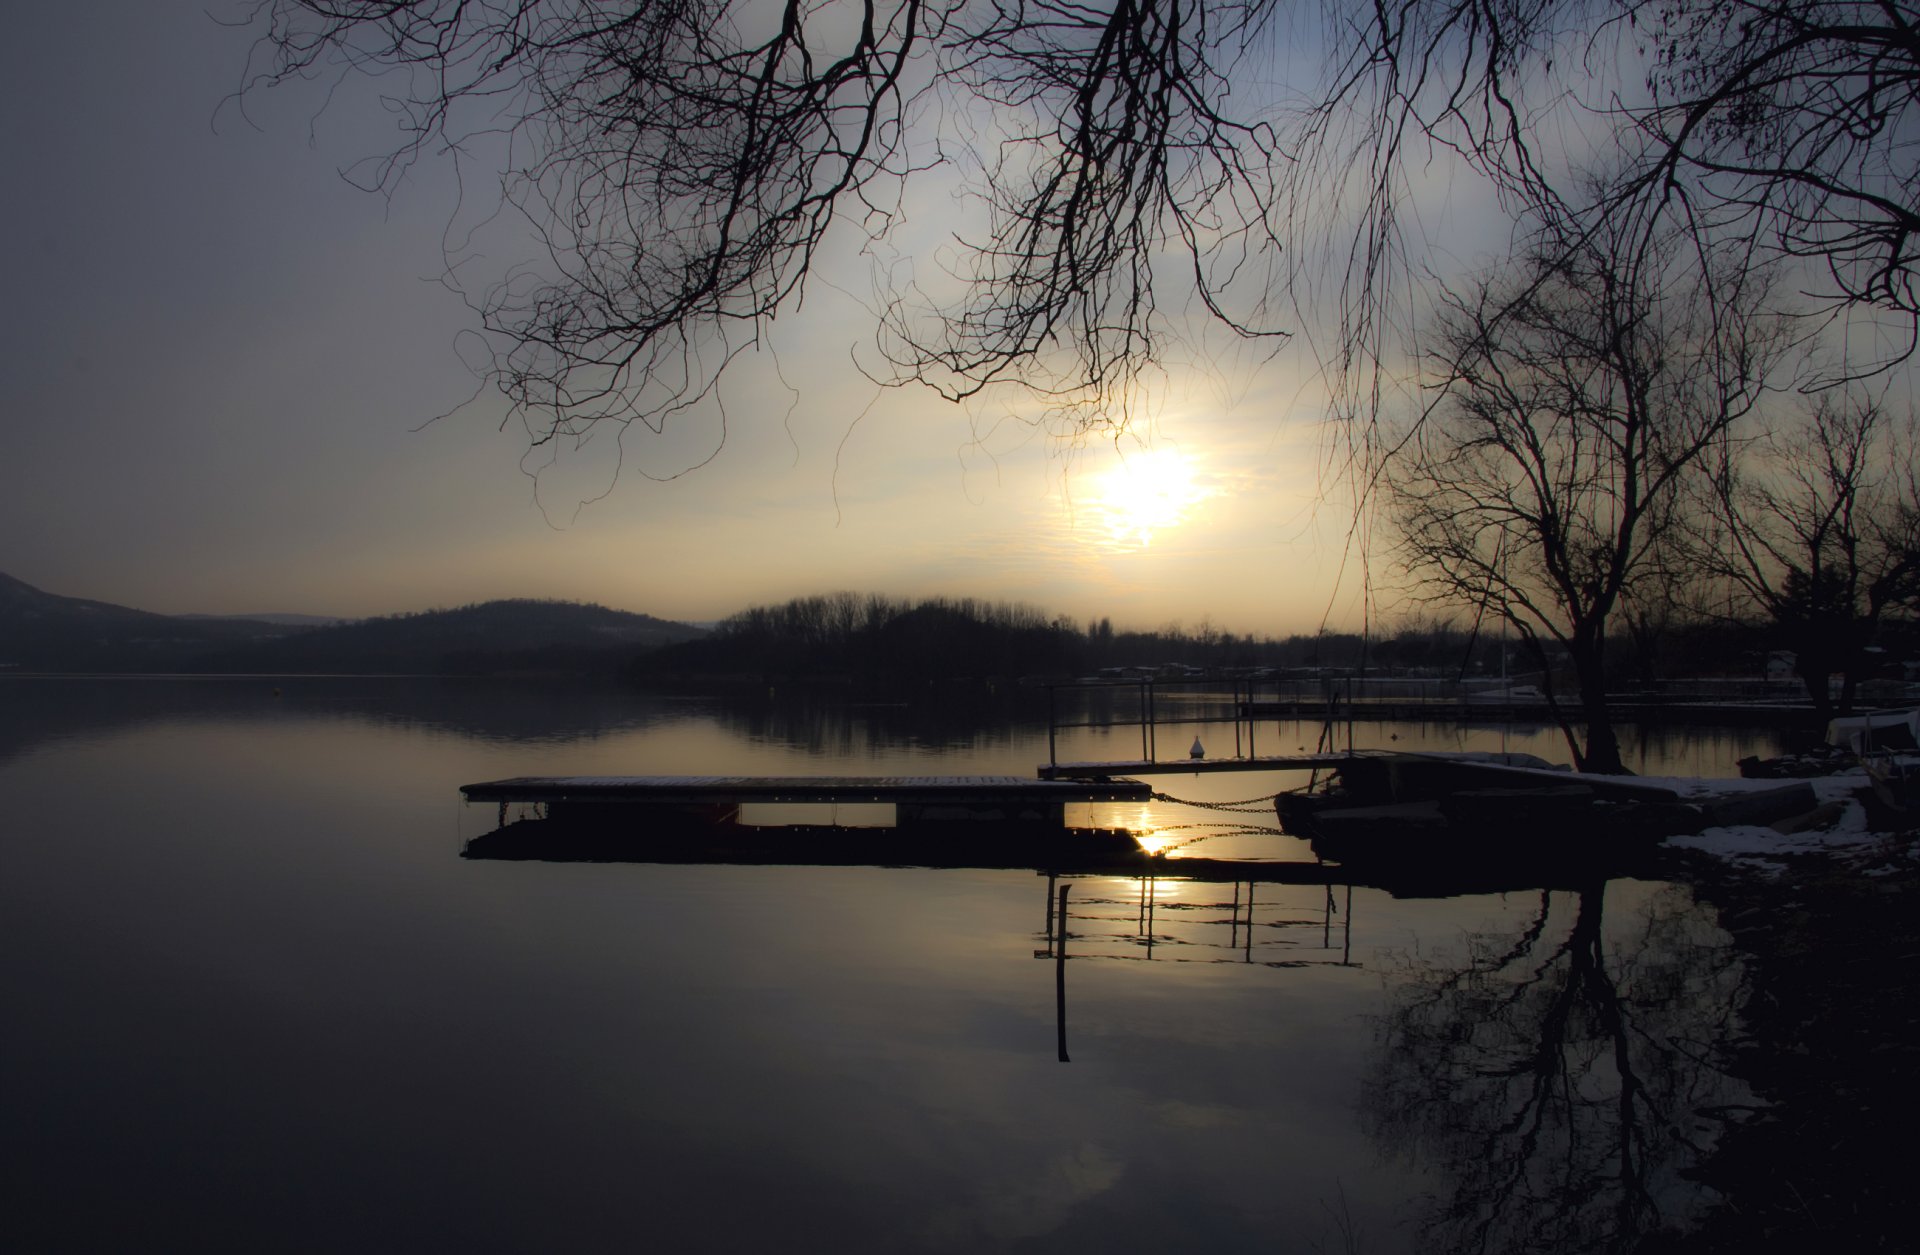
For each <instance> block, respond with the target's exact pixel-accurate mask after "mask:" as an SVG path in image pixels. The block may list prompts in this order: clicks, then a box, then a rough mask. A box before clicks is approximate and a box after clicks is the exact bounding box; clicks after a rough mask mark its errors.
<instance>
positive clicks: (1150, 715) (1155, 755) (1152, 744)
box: [1147, 680, 1160, 763]
mask: <svg viewBox="0 0 1920 1255" xmlns="http://www.w3.org/2000/svg"><path fill="white" fill-rule="evenodd" d="M1159 718H1160V712H1159V711H1157V710H1155V709H1154V707H1153V681H1152V680H1148V681H1147V761H1148V762H1150V763H1151V762H1158V761H1159V758H1160V729H1159V728H1157V727H1155V726H1154V725H1155V723H1157V722H1158V720H1159Z"/></svg>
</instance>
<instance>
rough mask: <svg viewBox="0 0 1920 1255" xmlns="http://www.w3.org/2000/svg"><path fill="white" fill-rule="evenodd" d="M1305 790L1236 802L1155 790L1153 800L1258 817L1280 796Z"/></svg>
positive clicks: (1294, 789) (1289, 790) (1292, 790)
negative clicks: (1209, 799)
mask: <svg viewBox="0 0 1920 1255" xmlns="http://www.w3.org/2000/svg"><path fill="white" fill-rule="evenodd" d="M1306 789H1307V786H1306V785H1304V784H1303V785H1300V786H1298V787H1297V788H1292V789H1281V790H1280V791H1279V792H1278V793H1262V794H1261V795H1260V796H1258V797H1249V798H1242V799H1241V800H1239V801H1237V802H1196V801H1193V800H1191V799H1189V798H1184V797H1175V796H1173V794H1171V793H1162V792H1160V790H1158V789H1155V790H1154V791H1153V800H1154V801H1156V802H1172V803H1174V804H1175V805H1177V806H1197V807H1199V808H1200V809H1201V810H1209V811H1229V812H1231V813H1233V814H1236V815H1259V814H1264V813H1265V812H1267V811H1269V810H1271V809H1273V800H1274V799H1275V798H1277V797H1279V796H1281V795H1282V794H1286V793H1303V792H1305V791H1306Z"/></svg>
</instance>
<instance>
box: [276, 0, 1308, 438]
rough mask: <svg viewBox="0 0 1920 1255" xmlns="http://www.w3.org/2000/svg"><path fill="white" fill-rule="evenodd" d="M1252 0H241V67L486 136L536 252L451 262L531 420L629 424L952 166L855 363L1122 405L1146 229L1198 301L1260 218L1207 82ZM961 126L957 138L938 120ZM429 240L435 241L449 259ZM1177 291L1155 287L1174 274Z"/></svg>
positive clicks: (415, 120) (1156, 324) (504, 386)
mask: <svg viewBox="0 0 1920 1255" xmlns="http://www.w3.org/2000/svg"><path fill="white" fill-rule="evenodd" d="M1267 12H1268V9H1267V6H1266V5H1264V4H1256V5H1253V6H1242V5H1238V4H1220V3H1217V2H1216V0H1125V2H1124V3H1118V4H1114V5H1112V6H1110V7H1107V8H1097V7H1096V8H1088V7H1086V6H1083V5H1079V4H1071V3H1064V2H1063V0H778V2H777V3H771V4H765V5H761V4H754V3H748V2H747V0H631V2H630V3H584V2H582V0H259V3H258V7H257V8H256V9H255V18H254V20H255V22H256V24H257V25H258V26H259V27H260V28H262V29H263V30H264V37H263V39H262V41H261V44H260V46H259V50H258V52H257V54H256V68H255V71H254V74H253V77H252V80H251V81H252V82H254V83H257V84H258V83H265V84H271V83H276V82H281V81H284V80H287V79H290V78H296V77H307V76H321V75H328V74H333V73H340V72H348V73H351V72H363V73H366V74H368V75H376V76H386V77H385V78H383V80H382V81H383V84H390V86H388V87H387V90H388V91H389V92H390V93H391V96H392V99H391V102H390V103H391V104H392V107H393V108H394V110H395V112H396V113H397V114H398V116H399V117H400V119H401V127H402V134H401V142H400V144H399V145H398V146H397V148H396V149H395V150H394V151H393V152H392V153H390V154H389V155H388V156H387V157H385V158H384V159H381V160H378V161H376V162H374V163H373V164H372V165H371V166H369V167H368V168H366V169H365V171H364V176H365V181H366V182H367V184H368V185H369V186H374V187H381V188H391V187H392V186H394V185H395V183H396V181H397V180H398V178H399V177H400V175H401V174H402V173H403V172H404V171H405V169H406V168H407V167H408V166H409V165H410V164H411V163H412V162H414V161H415V160H417V159H418V158H419V157H420V156H421V155H422V154H423V153H425V152H426V151H427V149H428V148H429V146H439V145H445V146H446V147H448V148H450V149H452V150H454V151H460V150H462V149H463V148H465V147H468V146H482V145H486V144H488V143H491V144H492V145H494V146H495V147H497V148H501V149H503V150H504V152H505V154H506V156H505V158H504V160H505V162H506V168H505V170H504V171H503V185H502V190H503V195H504V197H505V200H506V202H507V203H508V204H510V205H511V206H513V207H514V208H516V209H517V210H518V211H519V212H520V213H521V214H522V215H523V216H524V218H525V221H526V224H527V226H528V228H529V229H530V230H531V231H532V232H533V234H534V236H535V238H536V239H537V241H538V252H539V254H540V255H539V257H538V258H536V259H530V260H529V261H528V262H527V263H526V264H524V265H521V266H518V267H516V268H515V269H514V270H513V271H512V272H511V273H510V274H509V275H508V276H507V277H506V278H505V279H504V280H502V281H499V282H497V283H496V282H487V283H482V284H481V285H480V286H478V287H477V288H475V289H468V288H466V287H465V285H464V283H462V282H461V280H460V274H461V272H460V270H459V267H458V265H457V264H450V275H451V276H452V278H453V279H454V281H455V283H456V286H460V287H462V289H463V290H465V291H467V294H468V296H469V299H470V300H471V301H472V303H473V305H474V308H475V310H476V312H477V315H478V317H479V319H480V322H481V324H482V326H483V328H484V329H485V331H486V332H487V333H488V335H489V336H490V338H491V341H492V344H493V350H494V355H493V358H492V366H491V378H492V380H493V382H494V383H495V385H496V386H497V387H498V388H499V389H500V391H501V392H503V393H504V394H505V396H506V397H507V398H508V399H509V400H510V401H511V402H512V404H513V405H514V407H515V408H516V410H517V411H518V413H519V414H520V415H521V416H522V417H523V418H524V419H525V420H526V421H527V422H528V424H529V434H530V436H531V437H532V439H533V441H534V443H535V444H541V443H545V442H548V441H552V440H555V439H558V438H562V437H570V436H579V435H582V434H584V433H585V432H586V431H588V430H590V429H591V428H592V427H593V426H595V425H596V424H600V423H603V422H611V423H616V424H620V425H623V426H624V425H626V424H629V423H633V422H642V423H645V424H647V425H648V426H651V427H653V428H655V429H656V430H657V429H659V428H660V427H661V426H662V425H663V424H664V423H666V422H667V421H669V420H670V419H671V418H672V417H673V416H674V415H675V414H676V413H678V412H680V411H681V410H683V409H685V408H686V407H687V406H689V405H691V404H694V403H697V402H698V401H700V400H701V399H702V398H704V397H707V396H709V395H710V394H711V392H712V390H713V388H714V387H715V386H716V383H717V381H718V380H719V378H720V377H721V375H722V374H723V373H724V371H725V370H726V368H727V366H728V365H729V364H730V363H731V362H732V361H733V360H734V359H735V358H736V356H737V355H738V354H739V353H741V352H742V351H743V350H745V349H747V348H750V347H753V346H756V345H758V344H760V343H761V339H762V336H763V334H764V331H765V328H766V324H767V323H768V322H769V320H771V319H773V318H774V317H775V316H776V315H778V314H781V313H791V312H793V311H794V310H796V309H797V308H798V307H799V305H800V303H801V301H802V300H803V298H804V296H805V293H806V289H807V286H808V279H809V277H810V275H812V273H813V272H814V269H815V267H816V265H817V264H818V262H819V260H820V258H821V256H822V250H823V249H829V248H834V247H846V248H855V247H860V246H863V245H873V244H875V243H877V242H879V241H882V240H884V239H886V238H887V236H888V233H889V232H890V231H891V230H892V229H893V228H894V227H895V226H897V225H898V223H899V222H900V221H901V219H902V214H903V197H904V195H905V189H906V187H907V184H908V182H909V180H910V179H912V178H914V177H915V176H918V175H924V174H926V173H927V172H928V171H929V170H931V169H932V168H934V167H936V166H943V165H944V166H950V167H952V168H953V170H954V171H955V172H957V173H958V174H960V175H961V176H963V177H964V176H965V175H966V174H967V172H968V171H969V170H971V171H974V172H975V177H977V179H978V182H977V183H976V184H975V185H974V189H973V191H974V195H975V196H976V198H984V200H985V202H986V204H987V207H988V209H989V210H990V213H989V217H988V222H987V226H986V235H985V238H984V239H980V240H977V241H975V242H974V243H973V244H972V246H971V247H970V248H969V249H968V250H966V251H965V253H964V255H965V256H966V257H969V258H971V261H970V262H969V263H967V265H968V266H969V267H970V268H969V269H965V270H964V271H963V273H962V274H960V275H959V278H960V280H961V281H962V294H961V295H960V296H958V297H956V298H953V299H951V300H948V299H944V298H943V299H941V300H939V301H935V302H931V303H930V304H928V305H926V306H925V307H923V306H922V305H921V304H920V303H919V302H917V301H916V300H915V299H913V295H912V293H911V292H892V293H890V294H888V295H887V296H886V297H885V304H884V307H883V309H882V310H881V312H880V315H879V318H880V327H879V332H880V339H879V345H880V349H881V352H882V354H883V360H882V361H881V363H880V364H879V366H878V368H877V369H878V373H879V375H880V377H881V378H882V380H883V382H901V381H905V380H920V381H924V382H928V383H931V384H933V385H934V386H936V387H937V388H939V389H940V390H941V391H942V392H943V393H944V394H945V395H948V396H950V397H954V398H960V397H966V396H970V395H973V394H975V393H977V392H978V391H979V390H980V389H982V388H985V387H988V386H990V385H992V384H994V383H996V382H1000V381H1004V380H1009V379H1018V380H1022V381H1024V382H1027V383H1029V384H1032V385H1034V386H1036V387H1038V388H1040V389H1041V391H1042V392H1043V393H1045V394H1046V395H1047V396H1049V397H1051V398H1053V399H1054V400H1055V401H1056V402H1058V403H1059V404H1061V405H1062V406H1067V407H1072V408H1073V412H1074V415H1075V419H1074V421H1076V422H1077V423H1080V424H1085V425H1100V424H1106V423H1122V422H1124V421H1125V417H1126V414H1127V411H1128V407H1129V406H1130V405H1131V404H1132V403H1133V401H1132V393H1133V390H1132V388H1131V387H1130V384H1131V382H1132V380H1133V378H1134V376H1135V374H1136V373H1137V372H1138V371H1139V370H1140V369H1142V368H1143V366H1145V365H1146V364H1148V363H1151V362H1152V361H1154V360H1156V358H1157V356H1158V352H1159V345H1160V342H1161V340H1162V337H1163V336H1164V335H1165V334H1166V326H1165V325H1164V323H1163V322H1162V320H1161V319H1160V317H1159V306H1160V296H1159V293H1160V291H1161V289H1162V288H1163V287H1165V285H1166V284H1167V283H1168V282H1169V274H1168V273H1167V271H1166V262H1167V257H1168V255H1169V254H1171V255H1173V256H1175V257H1184V258H1185V265H1184V272H1185V279H1186V282H1185V284H1184V285H1183V289H1182V290H1183V294H1184V293H1192V294H1195V295H1197V297H1198V299H1199V301H1200V302H1201V303H1202V304H1203V305H1204V306H1205V307H1206V308H1207V309H1209V310H1210V311H1212V313H1213V314H1214V315H1216V316H1218V317H1220V318H1222V319H1225V320H1226V321H1228V322H1229V323H1230V324H1231V325H1233V326H1234V327H1235V328H1236V329H1237V330H1239V331H1241V332H1244V333H1247V334H1250V335H1251V334H1263V333H1265V332H1266V331H1268V330H1270V329H1269V328H1266V327H1264V326H1260V325H1257V324H1256V322H1255V321H1253V320H1252V319H1251V318H1250V317H1249V316H1244V315H1236V314H1234V313H1232V312H1230V311H1229V308H1228V301H1229V293H1230V291H1232V290H1235V289H1236V285H1239V286H1246V287H1248V288H1249V290H1250V292H1251V296H1250V302H1251V304H1250V306H1249V308H1256V309H1257V304H1258V302H1259V301H1261V300H1264V299H1265V298H1266V296H1267V294H1268V290H1269V287H1268V285H1267V284H1266V283H1264V282H1260V283H1257V284H1251V285H1249V284H1246V283H1245V281H1244V279H1243V275H1244V273H1245V269H1246V265H1247V263H1248V262H1249V261H1250V260H1252V259H1253V258H1254V257H1255V255H1257V254H1258V253H1259V252H1260V251H1261V250H1262V249H1263V248H1264V247H1266V246H1267V245H1268V244H1270V243H1271V239H1270V235H1269V233H1268V220H1269V215H1270V210H1271V206H1272V203H1273V184H1274V178H1273V173H1272V170H1273V166H1274V165H1275V163H1277V162H1279V161H1281V160H1282V157H1281V155H1280V153H1279V145H1278V143H1277V141H1276V138H1275V135H1274V133H1273V132H1272V130H1271V128H1270V127H1269V126H1268V125H1267V124H1266V123H1265V122H1263V121H1261V120H1260V119H1259V118H1257V117H1256V116H1253V114H1252V112H1251V111H1252V110H1253V109H1254V107H1255V106H1253V105H1251V104H1249V105H1248V109H1249V115H1248V116H1247V117H1246V118H1242V117H1240V116H1238V115H1236V114H1235V113H1233V112H1231V111H1230V110H1229V101H1230V100H1231V98H1232V92H1231V89H1230V85H1229V83H1228V81H1227V80H1228V76H1229V74H1230V73H1231V71H1232V70H1233V68H1234V66H1235V65H1236V64H1237V63H1238V62H1239V60H1240V59H1241V57H1242V56H1243V55H1245V54H1246V53H1247V51H1248V50H1249V48H1250V47H1251V46H1252V45H1253V44H1254V42H1255V41H1256V39H1257V36H1258V33H1259V30H1260V27H1261V26H1262V24H1263V22H1264V21H1265V20H1266V15H1267ZM969 134H974V135H977V136H981V137H982V138H980V139H979V140H977V141H974V142H970V141H969V140H968V138H967V137H968V135H969ZM457 260H458V259H455V262H456V263H457ZM1184 299H1185V297H1184V295H1183V300H1184Z"/></svg>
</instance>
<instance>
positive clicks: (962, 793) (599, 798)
mask: <svg viewBox="0 0 1920 1255" xmlns="http://www.w3.org/2000/svg"><path fill="white" fill-rule="evenodd" d="M460 792H461V793H462V794H463V795H464V796H465V797H466V799H467V800H468V801H469V802H498V803H500V804H501V805H502V806H506V805H507V804H509V803H514V802H538V803H542V804H544V805H545V806H546V807H547V811H548V814H549V815H552V816H554V817H555V818H563V817H572V818H605V817H609V816H612V815H614V814H616V813H618V811H616V808H618V810H619V811H626V812H627V813H629V814H631V813H632V812H631V811H630V810H628V808H632V807H650V808H653V809H655V810H657V811H665V812H677V813H679V814H680V815H682V816H698V817H701V818H703V819H706V820H708V821H709V822H722V821H724V820H726V819H728V818H731V817H733V816H734V815H735V814H736V813H737V812H738V810H739V808H740V807H741V806H742V805H746V804H750V803H768V802H771V803H803V804H804V803H825V804H835V803H839V804H845V803H859V802H880V803H892V804H893V805H894V807H895V814H896V816H897V818H898V822H899V823H900V824H902V825H908V824H916V823H929V822H940V821H947V820H974V821H978V820H992V821H1014V822H1035V823H1040V822H1044V823H1052V824H1061V823H1064V822H1065V818H1066V804H1067V803H1068V802H1144V801H1147V800H1149V799H1150V798H1152V796H1153V786H1152V785H1149V784H1147V783H1146V782H1144V781H1141V780H1125V779H1098V780H1091V779H1088V780H1080V779H1047V780H1036V779H1032V778H1029V777H1026V776H516V777H514V778H512V779H508V780H490V781H486V782H484V783H481V784H469V785H463V786H462V787H461V789H460Z"/></svg>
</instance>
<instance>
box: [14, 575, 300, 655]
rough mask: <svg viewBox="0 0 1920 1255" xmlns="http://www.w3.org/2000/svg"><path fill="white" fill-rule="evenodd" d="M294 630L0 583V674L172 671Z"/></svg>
mask: <svg viewBox="0 0 1920 1255" xmlns="http://www.w3.org/2000/svg"><path fill="white" fill-rule="evenodd" d="M291 630H295V629H289V628H286V627H282V626H279V625H276V624H271V623H261V622H257V621H254V620H248V619H194V620H189V619H181V618H176V617H174V616H172V615H165V614H151V613H149V612H147V611H145V610H134V609H131V608H129V607H127V606H116V605H114V604H112V603H111V602H105V601H88V600H86V599H84V598H81V597H62V596H60V595H59V594H57V593H47V592H42V591H41V590H40V589H37V588H35V587H34V586H33V585H31V584H28V583H25V582H23V581H21V580H16V579H14V578H13V577H12V576H10V575H0V667H5V668H7V669H9V670H21V671H178V670H181V669H183V668H185V667H187V666H189V665H190V664H191V663H192V662H193V660H195V659H198V658H201V657H204V656H206V655H208V654H210V653H213V652H216V651H221V650H227V649H232V648H235V647H237V646H241V645H247V644H252V643H255V642H258V641H261V640H265V639H272V638H276V637H280V636H284V635H285V634H286V633H287V632H289V631H291Z"/></svg>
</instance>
